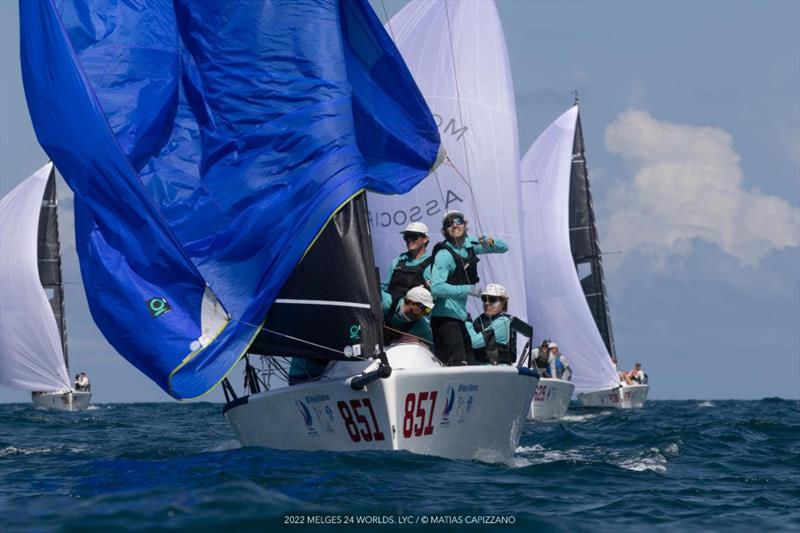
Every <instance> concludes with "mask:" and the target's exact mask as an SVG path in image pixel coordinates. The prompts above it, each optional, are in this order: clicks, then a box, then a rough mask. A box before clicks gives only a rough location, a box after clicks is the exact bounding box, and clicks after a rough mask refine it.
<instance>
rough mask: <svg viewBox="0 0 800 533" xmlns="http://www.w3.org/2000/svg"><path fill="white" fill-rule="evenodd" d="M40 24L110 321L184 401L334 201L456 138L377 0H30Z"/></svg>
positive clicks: (238, 340) (210, 375) (61, 144)
mask: <svg viewBox="0 0 800 533" xmlns="http://www.w3.org/2000/svg"><path fill="white" fill-rule="evenodd" d="M20 27H22V28H25V31H23V32H22V43H21V52H22V70H23V79H24V82H25V92H26V96H27V99H28V105H29V109H30V112H31V117H32V119H33V124H34V127H35V130H36V134H37V137H38V139H39V142H40V143H41V144H42V146H43V147H44V149H45V150H46V151H47V153H48V154H50V156H51V157H52V158H53V160H54V161H55V163H56V165H57V166H58V168H59V170H60V171H61V172H62V174H63V176H64V178H65V179H66V181H67V183H68V184H69V185H70V187H71V188H72V189H73V190H74V191H75V216H76V242H77V246H78V254H79V258H80V265H81V274H82V276H83V282H84V287H85V289H86V292H87V298H88V301H89V306H90V309H91V312H92V316H93V318H94V320H95V322H96V323H97V325H98V326H99V328H100V330H101V331H102V332H103V334H104V335H105V336H106V338H107V339H108V340H109V341H110V342H111V344H112V345H113V346H114V347H115V348H116V349H117V351H119V352H120V353H121V354H122V355H123V356H124V357H126V358H127V359H128V360H129V361H130V362H131V363H133V364H134V365H135V366H136V367H137V368H139V369H140V370H141V371H142V372H144V373H145V374H147V375H148V376H149V377H150V378H151V379H153V380H154V381H155V382H156V383H158V384H159V385H160V386H161V387H162V388H163V389H164V390H166V391H168V392H169V393H170V394H171V395H173V396H174V397H176V398H191V397H197V396H199V395H201V394H203V393H205V392H206V391H208V390H209V389H210V388H212V387H213V386H214V385H215V384H217V383H218V382H219V380H221V379H222V378H223V377H224V376H225V374H226V373H227V372H228V371H229V370H230V369H231V368H232V366H233V365H234V364H235V363H236V361H238V359H239V358H240V357H241V356H242V355H243V354H244V353H245V351H246V349H247V347H248V346H249V345H250V343H251V342H252V341H253V339H254V338H255V336H256V335H257V333H258V332H259V330H260V325H261V324H262V322H263V321H264V318H265V317H266V315H267V313H268V311H269V309H270V307H271V305H272V303H273V302H274V300H275V299H276V297H277V295H278V293H279V292H280V290H281V288H282V287H283V286H284V284H285V283H286V281H287V279H288V277H289V275H290V274H291V272H292V270H293V269H294V268H295V266H296V265H297V263H298V261H300V259H301V258H302V257H303V255H304V254H305V253H306V252H307V251H308V248H309V246H310V245H311V243H312V241H313V240H314V239H315V237H316V236H317V235H318V233H319V232H320V230H321V229H322V228H323V227H324V226H325V224H326V222H327V221H328V219H329V218H330V216H331V215H332V213H334V212H335V211H336V210H337V209H338V208H340V207H341V206H343V205H344V204H345V203H346V202H347V201H348V200H349V199H350V198H352V197H353V196H355V195H356V194H357V193H359V191H362V190H364V189H365V188H369V189H373V190H376V191H379V192H382V193H403V192H406V191H407V190H409V189H410V188H411V187H412V186H414V185H415V184H416V183H417V182H418V181H419V180H420V179H422V178H423V177H424V176H425V175H427V173H428V171H429V169H430V168H431V166H432V165H433V163H434V161H435V159H436V155H437V153H438V150H439V144H440V143H439V135H438V132H437V130H436V125H435V123H434V121H433V117H432V116H431V114H430V111H429V110H428V109H427V106H426V105H425V101H424V99H423V98H422V96H421V95H420V93H419V91H418V89H417V87H416V85H415V84H414V81H413V79H412V78H411V75H410V74H409V72H408V70H407V69H406V67H405V65H404V64H403V62H402V59H401V57H400V55H399V53H398V52H397V50H396V49H395V47H394V45H393V44H392V42H391V39H390V38H389V36H388V35H387V34H386V33H385V31H384V30H383V28H382V26H381V24H380V21H379V20H378V19H377V17H376V16H375V14H374V13H373V12H372V10H371V9H370V7H369V5H368V4H367V2H366V0H348V1H341V2H337V1H334V0H328V1H318V0H292V1H281V0H274V1H266V0H264V1H248V2H238V1H233V0H225V1H222V0H220V1H215V2H191V1H189V0H156V1H153V2H150V3H148V5H147V6H146V7H142V6H141V5H139V4H138V3H134V2H118V1H116V0H95V1H92V2H89V3H86V2H83V1H81V0H53V1H47V2H22V3H21V4H20ZM339 274H340V275H347V272H341V273H339ZM312 326H313V325H312Z"/></svg>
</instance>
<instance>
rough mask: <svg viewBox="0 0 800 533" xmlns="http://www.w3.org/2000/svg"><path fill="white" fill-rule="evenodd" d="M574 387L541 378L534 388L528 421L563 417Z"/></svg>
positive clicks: (568, 383) (567, 383)
mask: <svg viewBox="0 0 800 533" xmlns="http://www.w3.org/2000/svg"><path fill="white" fill-rule="evenodd" d="M574 390H575V385H573V384H572V383H570V382H569V381H564V380H562V379H551V378H542V379H540V380H539V385H537V386H536V392H535V393H534V395H533V401H532V402H531V408H530V410H529V411H528V420H549V419H552V418H559V417H562V416H564V413H566V412H567V409H569V402H570V400H572V392H573V391H574Z"/></svg>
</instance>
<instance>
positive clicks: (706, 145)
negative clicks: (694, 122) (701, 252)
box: [605, 109, 800, 266]
mask: <svg viewBox="0 0 800 533" xmlns="http://www.w3.org/2000/svg"><path fill="white" fill-rule="evenodd" d="M605 142H606V147H607V148H608V150H609V151H611V152H612V153H616V154H619V155H621V156H622V157H623V158H625V159H626V160H628V161H629V162H630V163H632V164H633V165H634V166H635V168H636V169H637V170H636V176H635V177H634V179H633V182H631V183H623V184H621V185H619V186H618V187H617V188H616V189H615V190H614V191H613V192H612V195H611V215H610V223H609V232H610V233H611V234H612V235H614V237H615V238H616V239H617V240H618V241H619V244H620V245H621V246H622V248H623V250H624V251H625V252H630V251H632V250H633V249H635V248H639V249H642V250H644V251H647V252H649V253H653V254H655V255H656V256H657V257H659V258H660V259H664V258H665V257H666V256H668V255H671V254H676V255H685V254H687V253H689V252H690V251H691V241H692V240H693V239H702V240H705V241H709V242H712V243H715V244H717V245H718V246H719V247H720V248H721V249H722V250H724V251H725V252H726V253H728V254H730V255H732V256H734V257H736V258H738V259H739V260H740V261H741V263H742V264H744V265H751V266H754V265H757V264H758V262H759V261H760V260H761V259H762V258H763V257H764V256H766V255H767V254H769V253H770V252H772V251H773V250H778V249H781V248H786V247H797V246H798V245H800V209H798V208H797V207H794V206H792V205H791V204H789V203H788V202H787V201H786V200H784V199H782V198H779V197H777V196H767V195H764V194H762V193H761V192H760V191H758V190H757V189H751V190H749V191H748V190H745V189H744V188H743V186H742V183H743V180H744V176H743V174H742V170H741V168H740V167H739V156H738V155H737V154H736V152H734V150H733V147H732V144H733V139H732V138H731V136H730V135H729V134H728V133H727V132H725V131H724V130H721V129H719V128H711V127H698V126H690V125H684V124H672V123H669V122H662V121H659V120H656V119H654V118H653V117H651V116H650V115H649V114H648V113H646V112H644V111H638V110H632V109H630V110H628V111H625V112H624V113H622V114H620V115H619V116H618V117H617V119H616V120H615V121H614V122H612V123H611V124H610V125H609V126H608V127H607V128H606V132H605Z"/></svg>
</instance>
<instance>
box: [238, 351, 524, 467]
mask: <svg viewBox="0 0 800 533" xmlns="http://www.w3.org/2000/svg"><path fill="white" fill-rule="evenodd" d="M387 356H388V357H389V361H390V364H391V365H392V375H391V376H390V377H388V378H385V379H379V380H377V381H374V382H372V383H371V384H369V385H367V386H366V387H365V388H364V389H362V390H360V391H356V390H353V389H352V388H351V387H350V384H349V377H347V378H345V377H333V378H331V379H330V380H328V381H317V382H311V383H304V384H301V385H295V386H292V387H286V388H282V389H276V390H272V391H267V392H263V393H260V394H255V395H251V396H248V397H244V398H240V399H239V400H236V401H234V402H231V403H229V404H228V405H227V406H226V408H225V412H224V413H225V417H226V418H227V419H228V421H229V422H230V423H231V425H232V426H233V429H234V432H235V433H236V436H237V438H238V439H239V441H240V442H241V443H242V445H244V446H266V447H269V448H277V449H286V450H288V449H291V450H333V451H358V450H406V451H409V452H412V453H419V454H425V455H436V456H440V457H448V458H452V459H477V460H481V461H487V462H504V461H509V460H510V459H511V457H512V455H513V453H514V450H515V448H516V447H517V444H518V442H519V436H520V432H521V430H522V427H523V425H524V423H525V416H526V414H527V412H528V409H529V405H530V402H531V398H532V397H533V393H534V390H535V389H536V384H537V382H538V378H537V377H536V376H535V375H532V374H529V373H528V372H529V371H528V370H527V369H518V368H517V367H515V366H468V367H441V366H439V364H438V362H434V360H433V358H432V356H431V354H430V351H428V350H427V348H425V347H422V346H420V345H417V344H404V345H398V346H393V347H391V348H389V349H388V350H387ZM347 365H349V363H344V364H343V365H340V367H341V369H347V368H348V366H347ZM362 367H363V365H362ZM403 367H405V368H403ZM349 368H350V371H349V372H345V373H346V374H348V376H353V375H354V374H357V373H359V372H360V370H359V371H357V372H353V371H352V367H349ZM335 374H337V375H341V374H342V371H341V370H340V371H337V372H336V373H335Z"/></svg>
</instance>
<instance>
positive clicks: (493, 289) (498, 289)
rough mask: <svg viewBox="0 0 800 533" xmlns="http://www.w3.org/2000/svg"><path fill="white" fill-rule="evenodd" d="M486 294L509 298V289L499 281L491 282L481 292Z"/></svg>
mask: <svg viewBox="0 0 800 533" xmlns="http://www.w3.org/2000/svg"><path fill="white" fill-rule="evenodd" d="M481 295H484V296H499V297H500V298H506V299H508V291H507V290H506V288H505V287H503V286H502V285H500V284H499V283H490V284H488V285H487V286H486V288H485V289H483V291H482V292H481Z"/></svg>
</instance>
